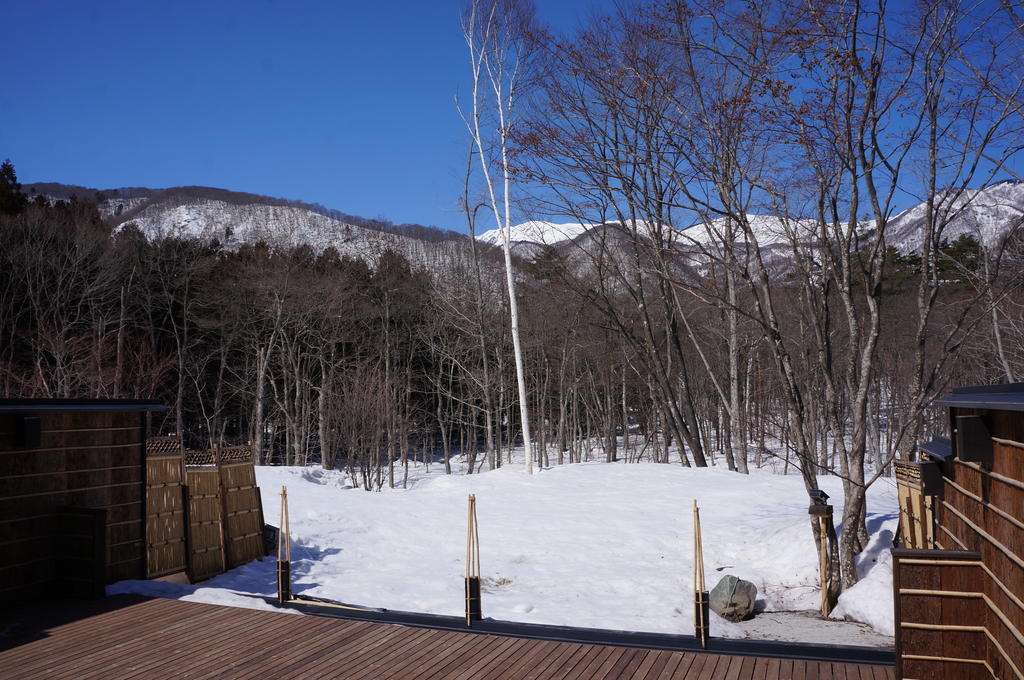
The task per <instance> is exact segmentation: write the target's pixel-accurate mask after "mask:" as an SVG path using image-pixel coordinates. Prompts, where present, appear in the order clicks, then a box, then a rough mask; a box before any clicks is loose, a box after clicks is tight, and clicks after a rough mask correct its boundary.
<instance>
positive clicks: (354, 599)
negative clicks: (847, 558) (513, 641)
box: [113, 463, 897, 637]
mask: <svg viewBox="0 0 1024 680" xmlns="http://www.w3.org/2000/svg"><path fill="white" fill-rule="evenodd" d="M432 469H433V473H431V474H425V471H424V470H423V468H422V467H420V468H417V469H416V470H415V471H414V474H413V475H412V476H411V478H410V484H409V488H408V489H405V490H403V489H394V490H387V489H385V490H384V491H383V492H381V493H372V492H365V491H362V490H360V489H354V488H351V484H350V483H349V480H348V479H347V476H346V475H344V474H343V473H341V472H337V471H330V470H323V469H321V468H317V467H314V468H297V467H260V468H257V478H258V481H259V484H260V487H261V489H262V492H263V504H264V509H265V514H266V519H267V521H268V522H269V523H272V524H277V518H278V516H279V498H280V490H281V486H282V485H287V487H288V497H289V509H290V514H291V524H292V537H293V541H294V542H293V548H292V558H293V563H292V573H293V581H294V584H293V589H294V590H295V592H298V593H303V594H306V595H313V596H317V597H325V598H330V599H334V600H339V601H343V602H348V603H353V604H360V605H365V606H369V607H384V608H387V609H398V610H406V611H416V612H429V613H435V614H445V615H454V616H460V615H462V613H463V609H462V608H463V596H464V595H463V576H464V569H465V566H464V559H465V549H466V495H467V494H469V493H474V494H476V496H477V508H478V515H479V520H480V535H481V556H482V576H483V580H484V588H483V591H484V592H483V611H484V616H487V617H491V618H495V619H504V620H511V621H523V622H530V623H544V624H554V625H571V626H582V627H593V628H608V629H618V630H633V631H651V632H663V633H676V634H692V632H693V605H692V588H693V585H692V579H693V561H692V553H693V533H692V532H693V522H692V518H693V511H692V503H693V499H694V498H696V499H697V501H698V503H699V504H700V509H701V521H702V533H703V537H704V555H705V569H706V574H707V581H708V586H709V588H710V587H714V585H715V584H716V583H717V582H718V581H719V579H720V578H721V577H722V576H724V575H726V574H735V575H736V576H738V577H740V578H743V579H746V580H749V581H752V582H753V583H754V584H755V585H756V586H757V589H758V597H759V607H760V608H763V609H766V610H770V611H772V610H793V609H816V608H817V607H818V603H819V590H818V575H817V553H816V550H815V546H814V541H813V539H812V537H811V530H810V522H809V519H808V515H807V495H806V493H805V492H804V489H803V484H802V482H801V480H800V478H799V476H796V475H790V476H783V475H773V474H768V473H755V474H752V475H749V476H744V475H738V474H735V473H731V472H728V471H725V470H722V469H715V468H711V469H707V468H705V469H696V468H683V467H680V466H675V465H659V464H647V463H642V464H607V463H583V464H576V465H565V466H560V467H554V468H549V469H543V470H541V471H539V472H538V473H537V474H535V475H533V476H532V477H531V476H527V475H526V474H525V472H524V471H523V468H522V466H520V465H512V466H507V467H504V468H501V469H498V470H494V471H491V472H485V473H483V474H474V475H451V476H446V475H444V474H443V471H442V468H441V467H440V466H433V468H432ZM885 482H886V480H881V481H880V482H879V484H877V485H876V486H875V487H874V488H872V489H871V491H870V492H869V498H868V501H869V526H870V528H871V531H872V534H873V539H874V540H873V543H872V546H874V548H876V549H878V550H876V552H875V553H872V550H873V548H869V550H868V551H866V557H865V559H864V560H862V567H863V568H864V569H865V574H866V579H865V582H864V583H863V584H861V585H860V586H858V588H855V589H853V590H851V591H850V592H849V593H847V594H845V595H844V596H843V599H842V601H841V607H842V609H841V610H837V615H842V616H844V617H847V618H851V619H856V620H860V621H864V622H866V623H869V624H870V625H872V626H874V627H875V628H877V629H878V630H879V631H889V634H891V631H892V610H891V599H892V598H891V596H890V595H889V594H888V588H890V586H889V583H890V581H891V572H890V571H889V570H888V568H887V566H886V563H885V561H884V556H885V555H886V553H885V551H884V550H881V549H880V547H881V546H883V545H884V542H885V539H886V536H885V534H886V533H887V532H888V531H889V530H890V529H891V527H892V525H893V523H894V522H895V518H896V509H897V503H896V497H895V490H894V488H892V487H891V486H887V485H886V484H885ZM822 485H823V487H824V488H825V490H826V491H827V492H828V493H829V494H830V495H831V496H832V500H833V501H836V502H837V507H836V513H837V516H839V513H841V511H842V508H841V497H842V491H841V483H840V481H839V480H838V479H834V478H827V479H826V478H823V479H822ZM888 538H889V540H890V541H891V534H889V536H888ZM875 559H877V560H878V561H877V562H872V561H871V560H875ZM136 583H138V582H136ZM136 583H132V582H127V585H126V584H125V583H122V584H117V585H116V586H114V587H113V588H122V589H123V588H139V587H140V586H139V585H137V584H136ZM275 583H276V582H275V568H274V563H273V560H272V559H270V558H267V559H265V560H264V561H263V562H253V563H251V564H249V565H245V566H244V567H241V568H239V569H235V570H233V571H231V572H229V573H228V574H224V575H221V576H219V577H217V578H215V579H212V580H210V581H207V582H206V583H204V584H203V586H202V587H196V586H173V587H174V588H181V589H183V590H181V591H180V592H181V595H177V594H174V592H172V591H171V590H170V588H171V584H159V585H158V586H157V587H159V588H165V589H168V591H167V594H168V595H170V596H172V597H178V596H181V597H183V598H184V599H194V600H201V601H206V602H211V601H215V600H214V599H210V598H238V599H241V600H251V598H245V597H244V596H242V595H238V594H237V593H257V594H263V595H268V596H269V595H273V594H275V587H276V585H275ZM189 588H192V589H194V590H186V589H189ZM883 590H885V591H886V593H885V597H881V595H880V594H879V593H880V592H881V591H883ZM223 591H233V593H227V594H225V593H224V592H223ZM117 592H124V591H123V590H120V591H117ZM131 592H140V591H139V590H131ZM153 594H157V593H153ZM218 601H219V600H218ZM255 602H259V603H260V604H263V605H265V604H266V603H263V602H262V601H253V602H247V603H246V604H250V605H252V606H259V605H256V604H254V603H255ZM879 602H882V603H888V607H889V610H888V613H886V611H885V609H884V604H883V605H879V604H878V603H879ZM222 603H224V602H223V601H222ZM886 616H888V619H886ZM711 632H712V634H713V635H717V636H724V637H743V636H744V632H743V630H742V629H741V628H740V627H738V626H736V625H734V624H731V623H729V622H726V621H724V620H723V619H720V618H718V617H713V620H712V622H711Z"/></svg>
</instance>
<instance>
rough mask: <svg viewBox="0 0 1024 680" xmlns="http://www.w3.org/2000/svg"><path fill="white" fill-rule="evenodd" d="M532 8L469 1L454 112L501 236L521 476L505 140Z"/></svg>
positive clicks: (523, 414) (526, 423)
mask: <svg viewBox="0 0 1024 680" xmlns="http://www.w3.org/2000/svg"><path fill="white" fill-rule="evenodd" d="M534 17H535V11H534V7H533V5H532V4H531V3H529V2H523V1H521V0H472V1H471V2H470V3H469V4H468V5H467V6H466V8H465V11H464V13H463V17H462V34H463V37H464V38H465V40H466V46H467V47H468V48H469V60H470V74H471V76H472V100H471V103H470V107H469V110H468V111H464V110H463V109H462V107H461V106H460V107H459V111H460V113H461V115H462V119H463V121H464V122H465V123H466V129H467V130H468V131H469V135H470V137H471V138H472V141H473V145H474V147H475V149H476V159H477V163H478V166H479V169H480V175H481V179H482V181H483V188H484V191H485V192H486V196H487V202H488V204H489V206H490V208H491V211H492V212H493V213H494V221H495V223H496V224H497V225H498V229H499V230H500V232H501V243H502V249H503V250H504V254H505V283H506V287H507V290H508V305H509V315H510V320H511V331H512V347H513V352H514V354H515V365H516V382H517V385H518V390H519V416H520V419H521V421H522V432H523V449H524V452H523V455H524V457H525V460H526V471H527V472H528V473H530V474H533V448H532V445H531V444H532V442H531V437H530V413H529V406H528V399H527V395H526V374H525V370H524V367H523V348H522V344H521V342H520V339H519V308H518V303H517V301H516V285H515V283H516V282H515V275H514V269H513V266H512V248H511V241H510V229H511V227H512V222H511V219H512V166H511V159H510V156H509V150H510V149H509V146H510V141H511V140H510V137H511V131H512V125H513V122H514V119H515V112H516V108H517V103H518V100H519V98H520V96H521V95H522V91H523V88H524V86H525V85H526V73H527V65H528V62H529V49H528V45H527V43H526V41H525V40H524V36H525V35H526V34H527V33H528V31H529V27H530V25H531V24H532V23H533V22H534V20H535V19H534Z"/></svg>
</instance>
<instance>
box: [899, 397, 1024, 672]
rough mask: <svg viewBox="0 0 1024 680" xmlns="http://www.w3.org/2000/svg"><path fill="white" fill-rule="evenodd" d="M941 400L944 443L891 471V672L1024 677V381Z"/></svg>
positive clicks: (924, 448)
mask: <svg viewBox="0 0 1024 680" xmlns="http://www.w3.org/2000/svg"><path fill="white" fill-rule="evenodd" d="M939 404H940V405H942V406H944V407H946V408H947V409H948V413H949V428H950V430H949V431H950V435H951V436H950V437H948V438H946V437H939V438H936V439H935V440H933V441H931V442H928V443H927V444H925V445H923V446H922V447H921V453H920V456H919V460H918V461H917V462H913V463H902V464H899V465H898V466H897V479H898V483H899V485H900V515H901V516H900V520H901V521H900V532H901V546H902V547H901V548H899V549H896V550H894V551H893V557H894V559H893V568H894V572H893V584H894V590H895V604H896V652H897V677H900V678H965V679H968V680H970V679H973V678H985V679H987V678H1006V679H1008V680H1009V679H1016V680H1024V633H1022V631H1024V383H1015V384H1011V385H996V386H990V387H972V388H962V389H957V390H955V391H954V392H953V394H951V395H950V396H948V397H945V398H943V399H941V400H940V401H939Z"/></svg>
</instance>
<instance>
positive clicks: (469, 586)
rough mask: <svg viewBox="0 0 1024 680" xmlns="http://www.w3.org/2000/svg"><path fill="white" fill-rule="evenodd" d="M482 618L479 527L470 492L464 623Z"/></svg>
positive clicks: (467, 519)
mask: <svg viewBox="0 0 1024 680" xmlns="http://www.w3.org/2000/svg"><path fill="white" fill-rule="evenodd" d="M481 618H483V607H482V603H481V601H480V529H479V525H478V523H477V518H476V496H475V495H474V494H470V495H469V498H468V503H467V518H466V625H467V626H472V625H473V621H479V620H480V619H481Z"/></svg>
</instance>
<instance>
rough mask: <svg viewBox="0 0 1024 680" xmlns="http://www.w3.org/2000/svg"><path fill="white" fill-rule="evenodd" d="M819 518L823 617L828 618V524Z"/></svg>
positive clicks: (819, 569)
mask: <svg viewBox="0 0 1024 680" xmlns="http://www.w3.org/2000/svg"><path fill="white" fill-rule="evenodd" d="M826 522H827V520H826V518H825V517H822V516H819V517H818V536H819V541H818V574H819V578H820V580H821V615H822V616H828V524H827V523H826Z"/></svg>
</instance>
